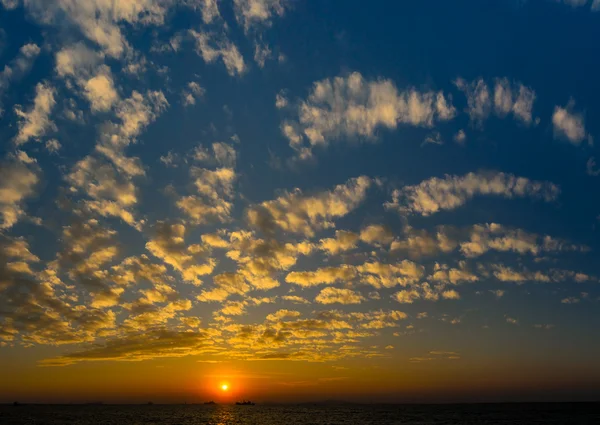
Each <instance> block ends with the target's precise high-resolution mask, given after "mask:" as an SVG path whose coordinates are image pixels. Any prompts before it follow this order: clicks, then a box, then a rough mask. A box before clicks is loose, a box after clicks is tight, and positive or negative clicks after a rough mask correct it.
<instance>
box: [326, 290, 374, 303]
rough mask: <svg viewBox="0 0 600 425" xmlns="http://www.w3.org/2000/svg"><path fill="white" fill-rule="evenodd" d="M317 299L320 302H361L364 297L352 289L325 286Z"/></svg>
mask: <svg viewBox="0 0 600 425" xmlns="http://www.w3.org/2000/svg"><path fill="white" fill-rule="evenodd" d="M315 301H316V302H318V303H319V304H360V303H361V302H362V301H364V297H363V296H362V295H360V294H359V293H357V292H355V291H352V290H350V289H338V288H325V289H323V290H321V292H319V295H317V297H316V298H315Z"/></svg>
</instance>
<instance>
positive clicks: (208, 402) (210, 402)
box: [204, 400, 217, 404]
mask: <svg viewBox="0 0 600 425" xmlns="http://www.w3.org/2000/svg"><path fill="white" fill-rule="evenodd" d="M204 404H217V403H215V402H214V401H212V400H211V401H205V402H204Z"/></svg>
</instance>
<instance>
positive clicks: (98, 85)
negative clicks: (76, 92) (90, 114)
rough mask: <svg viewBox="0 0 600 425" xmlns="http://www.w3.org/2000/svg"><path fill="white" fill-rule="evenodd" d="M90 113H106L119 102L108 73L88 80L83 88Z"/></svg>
mask: <svg viewBox="0 0 600 425" xmlns="http://www.w3.org/2000/svg"><path fill="white" fill-rule="evenodd" d="M84 91H85V96H86V97H87V99H88V100H89V101H90V104H91V108H92V111H94V112H96V111H108V110H109V109H110V108H111V107H112V105H114V104H115V103H116V102H117V101H118V100H119V95H118V94H117V91H116V90H115V87H114V83H113V80H112V76H111V75H110V74H108V73H106V74H98V75H96V76H95V77H92V78H90V79H89V80H88V81H87V82H86V83H85V86H84Z"/></svg>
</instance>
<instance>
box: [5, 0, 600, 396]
mask: <svg viewBox="0 0 600 425" xmlns="http://www.w3.org/2000/svg"><path fill="white" fill-rule="evenodd" d="M597 10H600V3H598V1H585V0H564V1H552V0H548V1H545V0H529V1H527V0H514V1H513V0H503V1H486V2H480V1H473V0H464V1H453V2H447V1H419V2H408V1H406V2H405V1H399V2H371V3H369V4H368V5H367V4H365V3H364V2H359V1H345V2H339V1H337V2H336V1H301V0H296V1H292V0H233V1H231V0H164V1H163V0H128V1H124V2H118V3H115V2H111V1H108V0H106V1H104V0H96V1H94V2H89V3H87V2H85V3H84V2H78V1H75V0H51V1H42V0H24V1H19V0H2V9H1V12H0V58H1V59H2V61H3V62H4V70H3V71H0V110H1V111H2V112H1V115H0V119H1V120H2V123H3V125H2V126H1V127H0V138H1V140H2V143H1V145H0V147H1V149H0V153H1V158H2V159H1V165H0V167H1V168H0V176H1V179H0V194H1V196H0V260H1V264H0V282H1V284H0V293H2V296H1V298H0V323H1V324H2V325H1V328H0V358H1V359H2V360H3V361H4V362H8V363H7V364H11V363H12V364H14V365H15V367H17V364H18V365H19V367H18V368H17V369H15V370H18V371H20V372H23V373H26V372H27V371H33V370H41V369H44V370H49V369H56V368H46V366H66V367H67V368H70V367H75V366H74V365H75V364H77V367H79V366H81V365H87V364H100V365H104V366H102V367H110V366H109V365H110V364H111V363H114V362H120V361H132V360H135V361H138V360H139V361H143V362H142V363H143V364H153V362H160V361H163V360H164V359H183V358H192V359H195V360H199V361H209V362H220V363H225V364H234V363H228V362H244V361H250V360H267V359H268V360H273V361H290V360H299V361H301V363H302V364H304V362H308V363H311V362H324V363H326V364H328V365H332V367H333V366H335V365H345V363H344V362H349V361H355V360H357V359H358V361H360V362H362V363H360V364H361V367H363V366H364V365H372V364H373V363H372V362H376V361H380V360H379V359H384V360H382V361H384V362H387V363H385V364H386V366H385V367H387V368H388V369H389V370H391V371H394V370H400V369H402V370H412V369H411V368H414V367H418V366H415V365H416V364H421V363H425V364H427V365H430V364H435V365H436V366H432V367H434V368H436V367H440V366H439V364H440V362H455V363H458V364H460V365H461V366H460V368H463V367H464V368H466V369H469V367H470V365H471V367H472V370H481V369H479V368H483V370H485V371H486V373H489V374H491V375H494V376H495V375H497V374H498V373H500V372H499V370H500V369H497V367H500V366H498V365H499V364H502V367H506V368H509V369H510V368H511V367H512V369H511V370H513V371H516V370H520V369H519V368H523V367H525V366H524V365H525V364H527V362H528V361H531V362H537V364H538V365H541V366H540V367H541V368H542V370H544V371H545V372H547V373H548V374H549V375H550V376H554V377H555V378H556V380H557V381H556V382H558V381H560V379H562V378H561V377H562V376H563V375H564V374H566V373H567V371H568V370H569V368H575V369H576V370H577V371H578V372H576V373H574V375H573V376H574V378H573V380H574V382H580V381H581V382H584V381H585V380H586V379H588V380H589V379H591V380H593V379H598V378H599V377H600V370H598V368H597V366H596V364H595V362H594V358H595V356H597V355H598V350H599V347H598V344H597V342H594V338H595V337H594V335H595V329H597V326H598V324H599V322H600V320H599V316H598V312H597V311H598V302H599V300H600V292H599V291H598V289H597V288H598V276H599V275H600V270H599V268H598V262H597V261H595V259H596V258H597V252H598V250H599V249H600V244H599V242H598V225H599V221H598V220H599V217H600V199H599V198H598V179H599V178H600V153H599V152H598V141H597V140H598V138H599V137H600V129H599V128H597V127H598V126H597V124H596V121H595V120H594V116H596V115H597V114H598V113H600V103H599V101H598V96H597V94H598V93H599V90H600V87H599V83H598V79H597V78H596V75H597V74H598V71H599V70H600V59H599V58H600V55H599V54H598V53H600V52H599V48H598V45H597V43H596V42H595V41H596V40H597V39H598V37H599V36H600V34H599V31H600V29H599V28H600V26H599V25H598V20H599V19H600V12H597ZM517 347H518V348H517ZM17 358H20V360H18V361H17ZM23 359H27V360H23ZM461 362H462V363H461ZM235 364H238V363H235ZM444 364H445V363H444ZM462 365H464V366H462ZM494 365H496V366H497V367H495V366H494ZM519 365H520V366H519ZM81 367H85V366H81ZM149 367H150V366H149ZM303 367H304V366H303ZM307 367H308V366H307ZM344 367H346V366H344ZM453 367H454V366H453ZM59 369H60V368H59ZM356 370H358V369H356ZM507 370H508V369H507ZM27 373H28V372H27ZM44 373H46V374H48V373H51V372H44ZM457 373H458V372H457ZM553 374H554V375H553ZM47 376H50V375H47ZM52 376H54V375H52ZM344 378H346V377H344ZM348 379H349V378H348ZM578 379H580V381H578ZM586 382H587V381H586ZM582 385H583V384H582ZM0 389H2V390H3V391H8V390H9V389H11V388H10V387H2V388H0ZM390 391H393V389H392V390H390Z"/></svg>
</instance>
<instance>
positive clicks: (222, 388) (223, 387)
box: [221, 384, 229, 391]
mask: <svg viewBox="0 0 600 425" xmlns="http://www.w3.org/2000/svg"><path fill="white" fill-rule="evenodd" d="M228 389H229V385H227V384H223V385H221V390H223V391H227V390H228Z"/></svg>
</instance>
